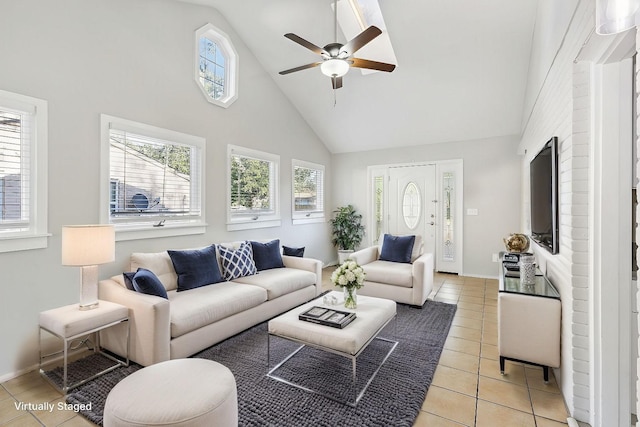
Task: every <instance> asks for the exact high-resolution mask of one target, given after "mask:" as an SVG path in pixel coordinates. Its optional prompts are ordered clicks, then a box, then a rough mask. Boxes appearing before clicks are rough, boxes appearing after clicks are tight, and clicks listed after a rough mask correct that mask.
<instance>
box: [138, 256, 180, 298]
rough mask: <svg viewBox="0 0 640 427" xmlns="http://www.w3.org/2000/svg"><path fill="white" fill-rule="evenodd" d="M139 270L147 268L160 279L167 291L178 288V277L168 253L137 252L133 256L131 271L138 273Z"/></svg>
mask: <svg viewBox="0 0 640 427" xmlns="http://www.w3.org/2000/svg"><path fill="white" fill-rule="evenodd" d="M138 268H146V269H147V270H150V271H153V273H154V274H155V275H156V276H157V277H158V279H160V281H161V282H162V285H163V286H164V288H165V289H166V290H167V291H172V290H175V289H177V288H178V275H177V274H176V270H175V269H174V268H173V263H172V262H171V257H169V254H168V253H167V251H164V252H156V253H142V252H135V253H132V254H131V271H138Z"/></svg>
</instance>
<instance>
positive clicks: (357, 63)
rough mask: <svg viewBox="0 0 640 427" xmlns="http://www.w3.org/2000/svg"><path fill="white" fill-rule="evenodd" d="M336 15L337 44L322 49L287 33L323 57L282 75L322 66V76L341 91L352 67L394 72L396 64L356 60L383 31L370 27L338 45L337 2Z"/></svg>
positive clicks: (283, 72)
mask: <svg viewBox="0 0 640 427" xmlns="http://www.w3.org/2000/svg"><path fill="white" fill-rule="evenodd" d="M334 14H335V40H336V41H335V42H334V43H329V44H328V45H326V46H325V47H323V48H321V47H319V46H316V45H315V44H313V43H311V42H309V41H307V40H305V39H303V38H302V37H300V36H297V35H295V34H293V33H287V34H285V35H284V36H285V37H286V38H288V39H289V40H291V41H293V42H296V43H298V44H299V45H301V46H303V47H306V48H307V49H309V50H310V51H312V52H313V53H316V54H318V55H320V56H321V57H322V60H321V61H317V62H312V63H311V64H306V65H301V66H299V67H295V68H290V69H288V70H284V71H280V73H279V74H280V75H283V76H284V75H286V74H290V73H295V72H296V71H302V70H306V69H309V68H315V67H317V66H320V70H321V71H322V74H324V75H326V76H328V77H331V86H332V87H333V89H340V88H341V87H342V76H344V75H345V74H347V72H348V71H349V68H350V67H355V68H368V69H371V70H378V71H386V72H389V73H390V72H391V71H393V70H394V69H395V68H396V66H395V65H394V64H388V63H385V62H377V61H371V60H368V59H360V58H354V57H353V55H354V54H355V53H356V52H357V51H358V50H359V49H360V48H362V47H363V46H365V45H366V44H367V43H369V42H370V41H372V40H373V39H375V38H376V37H378V36H379V35H380V34H382V31H381V30H380V29H379V28H378V27H376V26H373V25H372V26H370V27H369V28H367V29H366V30H364V31H363V32H361V33H360V34H358V35H357V36H355V37H354V38H353V39H351V40H350V41H348V42H347V43H346V44H344V45H343V44H340V43H338V4H337V0H336V1H335V3H334Z"/></svg>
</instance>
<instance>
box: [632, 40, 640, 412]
mask: <svg viewBox="0 0 640 427" xmlns="http://www.w3.org/2000/svg"><path fill="white" fill-rule="evenodd" d="M636 49H638V51H640V31H636ZM635 81H636V114H637V117H636V134H638V133H640V132H638V130H640V114H639V113H640V96H638V91H639V89H640V60H638V56H636V69H635ZM639 156H640V139H638V140H636V159H635V160H636V168H635V169H636V176H635V182H634V185H633V187H634V188H636V189H637V188H638V182H640V157H639ZM639 220H640V204H639V205H638V206H637V207H636V221H639ZM636 224H637V223H636ZM635 233H636V242H640V228H638V227H637V226H636V229H635ZM639 249H640V248H639ZM636 252H637V253H636V259H639V260H640V250H637V251H636ZM636 286H637V284H636ZM636 301H637V307H639V308H640V293H639V294H638V296H637V300H636ZM638 322H639V325H638V330H640V316H639V317H638ZM637 346H638V354H640V339H639V340H638V343H637ZM636 366H637V372H638V373H640V359H638V360H637V361H636ZM636 393H637V395H636V414H638V415H640V378H637V377H636Z"/></svg>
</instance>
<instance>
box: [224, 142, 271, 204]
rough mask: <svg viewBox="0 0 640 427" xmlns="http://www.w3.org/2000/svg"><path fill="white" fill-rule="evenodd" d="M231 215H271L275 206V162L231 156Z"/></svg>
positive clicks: (237, 155)
mask: <svg viewBox="0 0 640 427" xmlns="http://www.w3.org/2000/svg"><path fill="white" fill-rule="evenodd" d="M230 160H231V171H230V172H231V180H230V181H231V191H230V194H231V215H232V216H237V215H244V214H265V213H266V214H271V213H273V212H274V210H275V205H274V175H275V165H274V162H272V161H269V160H264V159H257V158H253V157H249V156H244V155H240V154H232V155H231V159H230Z"/></svg>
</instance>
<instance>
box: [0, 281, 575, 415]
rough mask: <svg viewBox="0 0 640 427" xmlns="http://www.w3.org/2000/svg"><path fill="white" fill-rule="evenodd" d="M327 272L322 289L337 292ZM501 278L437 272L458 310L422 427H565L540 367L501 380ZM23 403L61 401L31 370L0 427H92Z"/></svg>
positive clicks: (440, 294) (0, 402)
mask: <svg viewBox="0 0 640 427" xmlns="http://www.w3.org/2000/svg"><path fill="white" fill-rule="evenodd" d="M331 271H333V268H328V269H325V274H324V275H323V276H324V277H323V288H325V289H329V288H331V285H330V282H329V280H328V276H329V275H330V274H331ZM497 297H498V282H497V280H489V279H487V280H485V279H477V278H470V277H459V276H455V275H442V274H436V276H435V280H434V290H433V293H432V295H431V297H430V298H432V299H435V300H436V301H443V302H448V303H452V304H458V310H457V312H456V315H455V318H454V320H453V325H452V327H451V330H450V332H449V337H448V339H447V342H446V344H445V346H444V350H443V352H442V356H441V357H440V363H439V365H438V368H437V370H436V373H435V377H434V378H433V383H432V384H431V387H430V388H429V392H428V393H427V397H426V399H425V401H424V404H423V405H422V410H421V411H420V414H419V415H418V418H417V419H416V421H415V424H414V426H416V427H425V426H428V427H449V426H451V427H454V426H455V427H459V426H473V427H484V426H491V427H494V426H510V427H514V426H531V427H557V426H563V425H567V424H566V418H567V412H566V409H565V404H564V401H563V399H562V395H561V394H560V391H559V389H558V386H557V384H556V381H555V379H554V378H553V376H552V377H551V380H550V381H549V384H545V383H544V382H543V380H542V370H541V369H540V368H536V367H532V366H528V365H522V364H518V363H510V362H507V364H506V374H505V375H504V376H501V375H500V370H499V365H498V353H497V347H496V344H497V339H498V335H497V333H498V331H497V323H496V320H497V319H496V315H497ZM18 402H32V403H41V402H51V403H53V404H54V405H55V407H56V408H57V405H58V402H63V399H62V395H61V394H60V393H59V392H57V391H56V390H55V389H54V388H53V387H51V386H50V385H49V384H48V383H47V382H45V381H44V380H43V379H42V378H41V377H40V375H39V374H38V373H37V372H31V373H28V374H25V375H22V376H20V377H18V378H15V379H12V380H10V381H7V382H5V383H3V384H1V385H0V426H24V427H27V426H42V425H44V426H64V427H80V426H92V425H94V424H92V423H90V422H89V421H87V420H86V419H85V418H83V417H82V416H80V415H77V414H76V413H74V412H73V411H65V410H58V409H56V410H54V411H53V412H51V413H49V412H46V411H27V410H19V409H17V408H16V404H17V403H18Z"/></svg>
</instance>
